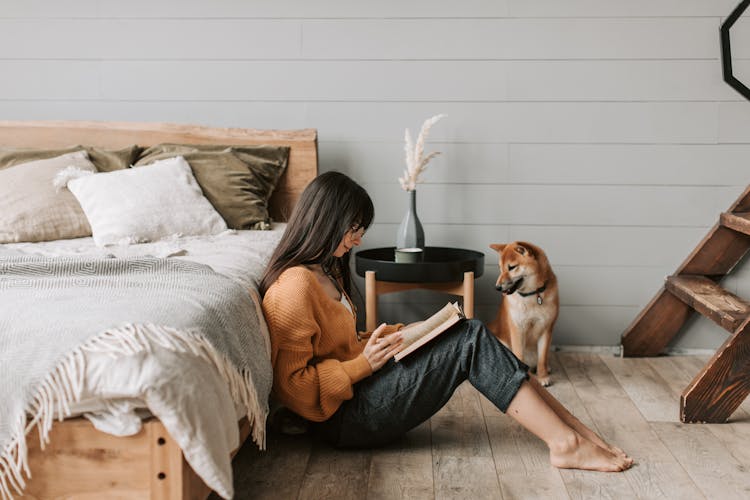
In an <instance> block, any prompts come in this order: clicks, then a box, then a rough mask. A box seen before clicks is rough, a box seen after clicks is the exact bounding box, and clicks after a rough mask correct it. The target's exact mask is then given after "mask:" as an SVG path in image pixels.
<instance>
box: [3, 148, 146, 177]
mask: <svg viewBox="0 0 750 500" xmlns="http://www.w3.org/2000/svg"><path fill="white" fill-rule="evenodd" d="M142 150H143V148H141V147H140V146H128V147H126V148H122V149H101V148H96V147H93V146H71V147H68V148H56V149H30V148H8V147H0V169H4V168H8V167H12V166H14V165H20V164H21V163H28V162H30V161H35V160H46V159H48V158H55V157H58V156H60V155H64V154H68V153H73V152H75V151H86V152H87V153H88V155H89V160H90V161H91V163H93V164H94V166H95V167H96V169H97V170H98V171H99V172H112V171H113V170H122V169H125V168H130V165H132V164H133V163H135V160H136V159H137V158H138V155H139V154H140V152H141V151H142Z"/></svg>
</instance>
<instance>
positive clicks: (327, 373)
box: [263, 275, 372, 422]
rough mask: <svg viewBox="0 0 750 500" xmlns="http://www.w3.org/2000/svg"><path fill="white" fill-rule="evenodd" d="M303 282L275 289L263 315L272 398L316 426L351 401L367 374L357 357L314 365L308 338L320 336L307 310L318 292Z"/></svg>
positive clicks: (303, 279)
mask: <svg viewBox="0 0 750 500" xmlns="http://www.w3.org/2000/svg"><path fill="white" fill-rule="evenodd" d="M287 278H288V276H287ZM307 278H308V277H307V276H304V275H296V276H295V279H293V280H291V279H287V280H285V281H284V282H281V283H277V284H275V285H274V286H275V287H277V289H275V290H273V291H271V290H269V292H272V293H267V294H266V297H265V298H264V300H263V311H264V314H265V316H266V320H267V322H268V326H269V331H270V333H271V346H272V353H273V354H272V364H273V379H274V382H273V385H274V394H275V396H276V397H277V399H278V400H279V401H280V402H281V403H282V404H283V405H285V406H287V407H288V408H290V409H291V410H293V411H294V412H295V413H297V414H299V415H301V416H302V417H304V418H306V419H308V420H312V421H316V422H321V421H324V420H327V419H328V418H329V417H331V415H333V414H334V413H335V412H336V410H337V409H338V408H339V406H341V403H342V402H343V401H345V400H348V399H351V398H352V397H353V395H354V392H353V385H354V384H355V383H357V382H358V381H360V380H362V379H363V378H365V377H367V376H369V375H371V374H372V368H371V367H370V363H369V362H368V361H367V359H366V358H365V357H364V355H362V354H360V355H358V356H357V357H355V358H354V359H351V360H344V361H340V360H337V359H323V360H316V359H315V355H314V352H313V338H314V337H315V336H317V335H320V334H321V333H322V332H321V325H320V324H319V323H318V322H317V321H316V319H315V314H314V308H313V307H314V306H313V304H314V302H315V294H316V293H318V292H317V291H316V290H315V287H313V286H312V283H311V282H310V280H309V279H307Z"/></svg>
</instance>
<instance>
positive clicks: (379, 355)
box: [362, 323, 403, 372]
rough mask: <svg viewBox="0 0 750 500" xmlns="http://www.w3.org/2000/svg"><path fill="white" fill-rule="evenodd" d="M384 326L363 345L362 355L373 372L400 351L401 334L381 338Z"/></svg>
mask: <svg viewBox="0 0 750 500" xmlns="http://www.w3.org/2000/svg"><path fill="white" fill-rule="evenodd" d="M385 327H386V324H385V323H383V324H382V325H380V326H379V327H377V328H376V329H375V331H373V332H372V335H371V336H370V339H369V340H368V341H367V344H366V345H365V350H364V351H362V354H364V355H365V358H367V362H368V363H370V367H371V368H372V371H373V372H376V371H378V370H379V369H380V368H382V367H383V365H384V364H385V363H386V361H388V360H389V359H391V358H392V357H393V356H394V355H395V354H396V353H397V352H398V351H399V350H400V349H401V342H402V341H403V339H402V338H401V332H394V333H390V334H388V335H385V336H383V331H384V330H385Z"/></svg>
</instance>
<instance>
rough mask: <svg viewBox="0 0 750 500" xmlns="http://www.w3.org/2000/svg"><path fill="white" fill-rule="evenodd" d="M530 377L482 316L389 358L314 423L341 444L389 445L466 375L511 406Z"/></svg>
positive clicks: (445, 398)
mask: <svg viewBox="0 0 750 500" xmlns="http://www.w3.org/2000/svg"><path fill="white" fill-rule="evenodd" d="M527 378H528V367H527V366H526V365H525V364H523V362H521V361H519V360H518V358H517V357H516V356H515V355H514V354H513V353H512V352H511V351H510V350H509V349H508V348H506V347H505V346H504V345H503V344H501V343H500V342H499V341H498V340H497V339H496V338H495V336H494V335H492V333H491V332H490V331H489V330H487V328H486V327H485V326H484V324H483V323H482V322H481V321H479V320H464V321H461V322H459V323H458V324H456V325H454V326H452V327H451V328H450V329H449V330H447V331H445V332H443V333H442V334H441V335H440V336H438V337H437V338H436V339H433V340H432V341H431V342H429V343H428V344H426V345H424V346H422V347H420V348H419V349H418V350H417V351H415V352H413V353H412V354H410V355H409V356H407V357H406V358H404V359H402V360H401V361H399V362H395V361H394V360H392V359H391V360H389V361H388V363H386V364H385V366H383V367H382V368H381V369H380V370H378V371H377V372H375V373H374V374H373V375H372V376H371V377H368V378H366V379H364V380H362V381H361V382H359V383H357V384H356V385H355V386H354V397H353V398H352V399H350V400H348V401H345V402H344V403H343V404H342V405H341V407H340V408H339V409H338V411H336V413H334V414H333V416H331V418H330V419H328V420H327V421H325V422H321V423H318V424H314V426H315V429H316V430H317V431H319V432H320V434H321V435H322V436H323V437H324V438H325V439H326V440H327V441H329V442H331V443H332V444H334V445H336V446H342V447H370V446H378V445H383V444H386V443H388V442H389V441H392V440H394V439H397V438H398V437H400V436H402V435H403V434H405V433H406V432H407V431H408V430H409V429H412V428H414V427H416V426H417V425H419V424H421V423H422V422H424V421H425V420H427V419H428V418H430V417H431V416H432V415H434V414H435V413H437V411H438V410H439V409H440V408H442V407H443V405H445V403H447V402H448V400H449V399H450V397H451V395H452V394H453V392H454V391H455V390H456V388H457V387H458V386H459V385H460V384H461V383H462V382H463V381H465V380H468V381H469V382H470V383H471V385H473V386H474V387H476V389H477V390H478V391H479V392H481V393H482V394H484V396H485V397H487V399H489V400H490V401H492V402H493V403H494V404H495V406H497V407H498V408H499V409H500V410H501V411H503V412H505V411H506V410H507V408H508V405H509V404H510V402H511V400H512V399H513V397H514V396H515V395H516V392H517V391H518V389H519V388H520V386H521V384H522V383H523V381H524V380H526V379H527Z"/></svg>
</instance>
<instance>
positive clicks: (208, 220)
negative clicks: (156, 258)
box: [68, 156, 227, 246]
mask: <svg viewBox="0 0 750 500" xmlns="http://www.w3.org/2000/svg"><path fill="white" fill-rule="evenodd" d="M68 189H69V190H70V191H71V192H72V193H73V195H75V197H76V198H77V199H78V203H80V205H81V208H82V209H83V212H84V213H85V214H86V217H87V218H88V220H89V224H90V225H91V232H92V234H93V236H94V242H95V243H96V244H97V245H99V246H104V245H114V244H129V243H142V242H146V241H154V240H158V239H161V238H164V237H167V236H182V235H209V234H217V233H220V232H222V231H226V229H227V224H226V222H224V219H222V218H221V216H220V215H219V213H218V212H217V211H216V210H215V209H214V207H213V206H212V205H211V203H210V202H209V201H208V200H207V199H206V197H205V196H203V192H202V191H201V188H200V186H198V183H197V182H196V180H195V177H194V176H193V171H192V170H191V169H190V165H189V164H188V162H187V161H185V158H183V157H182V156H176V157H174V158H168V159H166V160H161V161H157V162H154V163H152V164H151V165H147V166H145V167H141V168H132V169H130V168H129V169H126V170H116V171H114V172H106V173H99V174H94V175H88V176H85V177H79V178H77V179H73V180H71V181H69V182H68Z"/></svg>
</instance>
